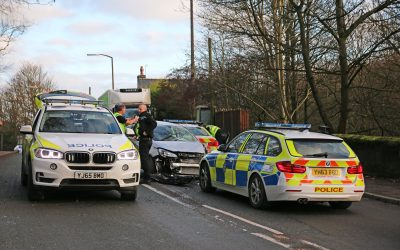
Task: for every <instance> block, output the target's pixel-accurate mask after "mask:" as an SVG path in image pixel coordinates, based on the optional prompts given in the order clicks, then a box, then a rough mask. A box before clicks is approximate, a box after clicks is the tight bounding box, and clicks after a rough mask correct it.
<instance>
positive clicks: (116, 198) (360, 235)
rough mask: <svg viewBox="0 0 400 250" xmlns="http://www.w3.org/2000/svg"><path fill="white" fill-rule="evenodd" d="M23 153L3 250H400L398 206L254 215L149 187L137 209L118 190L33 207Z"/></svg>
mask: <svg viewBox="0 0 400 250" xmlns="http://www.w3.org/2000/svg"><path fill="white" fill-rule="evenodd" d="M20 161H21V156H20V155H18V154H14V155H10V156H8V157H4V158H3V159H1V161H0V245H1V246H0V249H110V248H112V249H127V248H130V249H132V248H133V249H156V248H158V249H229V250H232V249H304V250H307V249H310V250H312V249H319V250H326V249H396V250H398V249H400V232H399V228H400V220H398V219H396V218H399V217H400V209H399V206H397V205H393V204H388V203H384V202H380V201H376V200H373V199H370V198H363V200H362V201H361V202H355V203H353V205H352V206H351V207H350V208H349V209H347V210H336V209H332V208H331V207H330V206H329V205H327V204H326V203H311V204H307V205H299V204H297V203H282V204H277V205H276V206H274V207H273V208H272V209H267V210H257V209H253V208H252V207H251V206H250V205H249V202H248V199H247V198H245V197H242V196H238V195H235V194H231V193H228V192H224V191H220V190H218V191H217V192H215V193H211V194H209V193H203V192H201V191H200V189H199V186H198V183H196V182H193V183H191V184H189V185H186V186H171V185H162V184H159V183H151V185H141V186H140V187H139V194H138V199H137V200H136V201H135V202H131V201H130V202H129V201H128V202H127V201H121V200H120V195H119V193H118V192H116V191H108V192H94V191H92V192H55V193H48V194H46V200H44V201H42V202H29V201H28V200H27V195H26V188H25V187H22V186H21V185H20Z"/></svg>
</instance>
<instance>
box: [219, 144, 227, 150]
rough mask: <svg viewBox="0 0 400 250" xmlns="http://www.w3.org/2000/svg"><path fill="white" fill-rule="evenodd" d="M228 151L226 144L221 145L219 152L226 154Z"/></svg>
mask: <svg viewBox="0 0 400 250" xmlns="http://www.w3.org/2000/svg"><path fill="white" fill-rule="evenodd" d="M226 150H227V146H226V144H221V145H219V147H218V151H221V152H226Z"/></svg>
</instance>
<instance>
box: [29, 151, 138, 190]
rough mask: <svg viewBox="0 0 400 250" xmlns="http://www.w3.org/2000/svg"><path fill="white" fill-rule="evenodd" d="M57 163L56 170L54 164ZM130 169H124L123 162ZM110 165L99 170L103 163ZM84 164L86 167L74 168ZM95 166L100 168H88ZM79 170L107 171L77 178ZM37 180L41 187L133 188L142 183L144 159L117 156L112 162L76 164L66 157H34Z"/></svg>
mask: <svg viewBox="0 0 400 250" xmlns="http://www.w3.org/2000/svg"><path fill="white" fill-rule="evenodd" d="M52 163H54V164H56V165H57V168H56V169H55V170H52V169H51V168H50V165H51V164H52ZM125 164H126V165H128V166H129V169H128V170H126V171H124V170H122V166H123V165H125ZM105 166H106V167H108V168H110V169H108V168H107V170H99V169H100V168H101V167H105ZM77 167H82V168H83V169H84V170H73V169H71V168H74V169H76V168H77ZM90 167H95V168H96V170H88V169H90ZM76 172H87V173H104V174H106V178H104V179H75V173H76ZM32 174H33V184H34V185H36V186H40V187H48V188H59V189H101V190H110V189H116V190H125V189H127V190H130V189H131V187H135V186H137V185H139V180H140V160H139V159H138V160H116V161H115V162H114V163H112V164H107V165H103V164H102V165H99V164H72V163H67V162H66V161H65V160H55V159H41V158H34V159H33V160H32Z"/></svg>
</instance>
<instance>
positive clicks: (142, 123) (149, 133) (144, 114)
mask: <svg viewBox="0 0 400 250" xmlns="http://www.w3.org/2000/svg"><path fill="white" fill-rule="evenodd" d="M138 111H139V116H136V117H135V118H134V122H135V123H136V124H135V127H134V129H135V134H136V137H137V138H138V140H139V154H140V163H141V165H142V169H143V172H144V173H143V176H142V183H146V184H148V183H150V175H151V174H152V173H153V172H154V166H153V160H152V159H151V156H150V153H149V152H150V148H151V145H152V144H153V130H154V129H155V128H156V127H157V122H156V121H155V120H154V119H153V117H152V116H151V115H150V114H149V112H148V111H147V105H145V104H141V105H139V108H138Z"/></svg>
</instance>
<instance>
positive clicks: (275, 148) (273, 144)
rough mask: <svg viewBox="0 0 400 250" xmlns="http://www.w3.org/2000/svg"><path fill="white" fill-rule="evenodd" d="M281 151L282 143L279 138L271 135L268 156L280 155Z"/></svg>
mask: <svg viewBox="0 0 400 250" xmlns="http://www.w3.org/2000/svg"><path fill="white" fill-rule="evenodd" d="M281 152H282V148H281V143H280V142H279V140H278V139H277V138H275V137H273V136H271V137H270V139H269V142H268V148H267V156H278V155H279V154H280V153H281Z"/></svg>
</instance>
